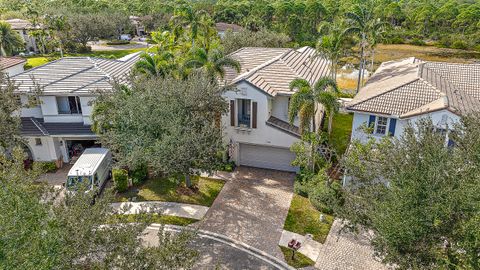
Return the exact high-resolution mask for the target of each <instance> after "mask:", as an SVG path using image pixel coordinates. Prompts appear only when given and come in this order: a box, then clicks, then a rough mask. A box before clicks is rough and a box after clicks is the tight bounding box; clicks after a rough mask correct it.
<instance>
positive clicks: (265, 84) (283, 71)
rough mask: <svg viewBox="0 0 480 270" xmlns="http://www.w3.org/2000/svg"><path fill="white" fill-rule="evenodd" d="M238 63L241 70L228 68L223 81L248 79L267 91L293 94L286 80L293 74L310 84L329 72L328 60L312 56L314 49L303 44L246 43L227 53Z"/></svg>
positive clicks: (273, 94)
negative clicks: (270, 45) (268, 45)
mask: <svg viewBox="0 0 480 270" xmlns="http://www.w3.org/2000/svg"><path fill="white" fill-rule="evenodd" d="M230 56H231V57H232V58H234V59H236V60H238V61H239V62H240V64H241V71H240V73H237V72H236V71H235V70H233V69H227V70H226V74H225V81H226V82H227V84H233V83H237V82H240V81H247V82H249V83H250V84H252V85H254V86H255V87H257V88H259V89H261V90H263V91H265V92H266V93H268V94H269V95H272V96H275V95H277V94H287V95H289V94H292V91H291V90H290V87H289V84H290V82H291V81H293V80H294V79H296V78H301V79H306V80H307V81H308V82H309V83H310V84H313V83H315V82H316V81H317V80H318V79H320V78H321V77H324V76H329V75H330V61H328V60H327V59H325V58H322V57H315V56H316V54H315V49H313V48H310V47H302V48H300V49H297V50H295V49H288V48H256V47H246V48H242V49H240V50H238V51H236V52H233V53H231V54H230Z"/></svg>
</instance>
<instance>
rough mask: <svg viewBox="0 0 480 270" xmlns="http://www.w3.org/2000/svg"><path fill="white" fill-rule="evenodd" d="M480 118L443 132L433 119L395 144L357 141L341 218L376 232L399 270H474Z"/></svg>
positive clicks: (378, 246) (479, 246) (379, 247)
mask: <svg viewBox="0 0 480 270" xmlns="http://www.w3.org/2000/svg"><path fill="white" fill-rule="evenodd" d="M479 127H480V117H479V116H478V115H472V116H467V117H464V118H463V119H462V122H461V124H460V125H457V126H455V127H449V129H451V131H449V132H447V134H448V135H447V136H448V139H449V140H452V141H454V142H455V143H454V144H455V146H454V147H447V146H446V140H447V138H446V137H445V133H443V132H435V130H436V129H437V127H436V126H435V125H434V124H433V123H432V121H431V120H430V119H423V120H421V121H418V122H417V123H416V124H410V125H408V126H407V127H406V128H405V130H404V133H403V135H402V136H401V137H400V138H398V139H396V138H394V137H385V139H384V140H382V141H375V140H374V139H372V140H370V141H369V142H368V143H365V144H362V143H360V142H354V143H353V144H352V147H351V148H350V150H349V154H348V156H347V158H346V159H345V166H346V168H347V172H348V175H349V176H351V177H352V180H351V181H350V184H349V186H348V187H347V189H346V191H345V195H346V196H345V205H344V208H340V209H338V211H336V212H337V214H338V216H339V217H343V218H346V219H348V220H349V221H350V224H351V225H363V226H366V227H367V228H369V229H371V230H373V231H374V232H375V236H374V238H373V240H372V243H373V246H374V248H375V251H376V252H377V253H378V255H380V256H381V257H382V258H383V260H384V262H385V263H390V264H393V265H396V266H397V267H398V268H399V269H476V268H478V267H479V265H480V264H479V262H480V260H479V256H478V252H479V251H480V241H479V239H480V238H479V236H480V235H479V234H478V229H473V231H470V230H471V229H472V228H473V227H472V226H478V225H479V213H480V204H479V199H480V185H479V181H480V179H479V175H480V174H479V170H480V166H479V165H480V160H479V158H478V151H479V150H480V139H479V138H480V136H479V135H480V129H479Z"/></svg>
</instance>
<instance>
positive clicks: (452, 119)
mask: <svg viewBox="0 0 480 270" xmlns="http://www.w3.org/2000/svg"><path fill="white" fill-rule="evenodd" d="M369 115H370V114H365V113H358V112H355V113H354V116H353V123H352V140H354V139H358V140H360V141H362V142H365V141H366V140H367V139H368V136H367V134H365V133H364V132H363V130H361V126H362V125H368V119H369ZM377 116H378V115H377ZM386 117H387V116H386ZM422 118H431V119H432V121H433V124H434V125H437V126H438V127H441V128H446V126H445V125H444V124H445V123H446V124H447V126H449V127H450V128H451V127H452V126H453V124H454V123H458V122H459V121H460V117H458V116H457V115H455V114H453V113H451V112H449V111H447V110H441V111H436V112H432V113H429V114H424V115H419V116H415V117H412V118H408V119H397V125H396V128H395V137H397V138H400V137H401V136H402V134H403V131H404V129H405V127H406V126H407V125H408V123H409V122H410V123H411V124H415V123H416V122H417V121H418V120H420V119H422ZM387 129H388V125H387ZM370 136H373V137H374V138H377V139H380V138H382V137H383V136H379V135H375V134H371V135H370Z"/></svg>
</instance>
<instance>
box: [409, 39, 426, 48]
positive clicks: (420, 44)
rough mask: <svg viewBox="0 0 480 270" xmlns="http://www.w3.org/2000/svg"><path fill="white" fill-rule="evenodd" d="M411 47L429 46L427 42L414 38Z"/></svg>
mask: <svg viewBox="0 0 480 270" xmlns="http://www.w3.org/2000/svg"><path fill="white" fill-rule="evenodd" d="M409 43H410V44H411V45H416V46H425V45H427V44H426V43H425V41H423V40H422V39H419V38H414V39H412V40H411V41H410V42H409Z"/></svg>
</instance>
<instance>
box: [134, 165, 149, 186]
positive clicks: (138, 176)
mask: <svg viewBox="0 0 480 270" xmlns="http://www.w3.org/2000/svg"><path fill="white" fill-rule="evenodd" d="M147 176H148V168H147V165H142V166H140V167H138V168H136V169H135V170H133V171H131V173H130V177H131V178H132V183H133V185H138V184H141V183H143V182H144V181H145V180H147Z"/></svg>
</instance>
